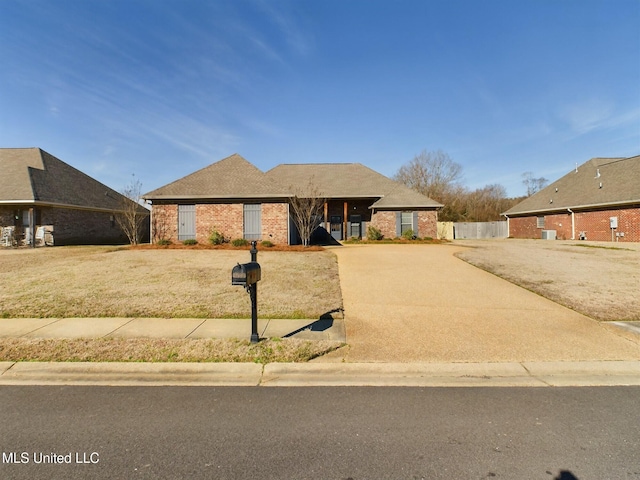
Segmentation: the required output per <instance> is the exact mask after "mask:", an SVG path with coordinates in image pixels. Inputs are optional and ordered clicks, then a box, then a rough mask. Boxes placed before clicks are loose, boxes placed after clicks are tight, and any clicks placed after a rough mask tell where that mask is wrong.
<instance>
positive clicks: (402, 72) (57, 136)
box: [0, 0, 640, 196]
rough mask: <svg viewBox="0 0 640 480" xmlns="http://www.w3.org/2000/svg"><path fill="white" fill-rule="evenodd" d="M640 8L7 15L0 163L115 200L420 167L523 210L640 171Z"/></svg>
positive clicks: (259, 7)
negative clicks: (85, 183)
mask: <svg viewBox="0 0 640 480" xmlns="http://www.w3.org/2000/svg"><path fill="white" fill-rule="evenodd" d="M638 25H640V0H597V1H593V0H578V1H572V0H556V1H550V0H519V1H511V0H508V1H502V0H483V1H481V0H477V1H475V0H474V1H472V0H452V1H444V0H441V1H440V0H416V1H413V0H400V1H391V0H387V1H378V0H291V1H284V0H273V1H266V0H265V1H259V0H255V1H253V0H251V1H249V0H229V1H205V0H109V1H107V0H56V1H50V0H0V65H2V69H0V147H40V148H42V149H44V150H46V151H48V152H49V153H51V154H53V155H55V156H57V157H58V158H60V159H61V160H63V161H65V162H67V163H69V164H71V165H73V166H74V167H76V168H78V169H80V170H82V171H84V172H85V173H87V174H89V175H91V176H93V177H94V178H96V179H98V180H100V181H102V182H103V183H105V184H107V185H109V186H110V187H112V188H115V189H116V190H120V189H122V187H124V186H125V185H126V184H127V183H129V181H130V180H131V175H135V176H136V178H138V179H139V180H140V181H141V182H142V184H143V190H144V191H150V190H152V189H155V188H157V187H159V186H162V185H164V184H166V183H169V182H171V181H173V180H176V179H178V178H180V177H182V176H184V175H187V174H189V173H191V172H193V171H195V170H197V169H199V168H202V167H204V166H206V165H209V164H210V163H213V162H215V161H217V160H220V159H222V158H224V157H226V156H228V155H231V154H233V153H239V154H241V155H242V156H244V157H245V158H246V159H247V160H249V161H250V162H252V163H253V164H255V165H256V166H257V167H258V168H260V169H262V170H265V171H266V170H268V169H270V168H272V167H274V166H276V165H277V164H279V163H309V162H360V163H363V164H365V165H367V166H369V167H371V168H373V169H375V170H377V171H379V172H381V173H383V174H385V175H388V176H392V175H393V174H394V173H395V172H396V171H397V170H398V169H399V168H400V166H401V165H403V164H404V163H406V162H408V161H410V160H411V159H412V158H413V157H414V156H415V155H416V154H418V153H420V152H421V151H423V150H427V151H435V150H442V151H444V152H446V153H448V154H449V155H450V156H451V157H452V159H453V160H454V161H456V162H458V163H460V164H461V165H462V166H463V172H464V180H463V183H464V184H466V185H467V186H468V187H469V188H472V189H473V188H479V187H483V186H485V185H487V184H492V183H500V184H502V185H504V186H505V187H506V189H507V193H508V194H509V195H512V196H516V195H521V194H523V193H524V186H523V185H522V177H521V176H522V173H524V172H526V171H531V172H533V174H534V176H536V177H539V176H544V177H546V178H548V179H549V180H551V181H553V180H555V179H557V178H559V177H560V176H562V175H564V174H565V173H567V172H568V171H570V170H571V169H573V168H574V166H575V164H576V163H578V164H581V163H583V162H585V161H587V160H588V159H589V158H592V157H597V156H604V157H618V156H621V157H626V156H632V155H638V154H640V29H639V28H638Z"/></svg>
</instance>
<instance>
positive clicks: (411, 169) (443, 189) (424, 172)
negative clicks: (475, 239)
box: [394, 150, 462, 203]
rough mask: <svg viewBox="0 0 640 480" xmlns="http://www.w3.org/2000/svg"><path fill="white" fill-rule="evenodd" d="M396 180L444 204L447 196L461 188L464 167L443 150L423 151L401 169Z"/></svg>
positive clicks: (395, 177)
mask: <svg viewBox="0 0 640 480" xmlns="http://www.w3.org/2000/svg"><path fill="white" fill-rule="evenodd" d="M394 179H395V180H396V181H398V182H401V183H404V184H405V185H406V186H407V187H409V188H412V189H413V190H415V191H417V192H420V193H422V194H423V195H426V196H427V197H429V198H432V199H433V200H436V201H438V202H441V203H444V202H443V200H444V198H445V196H446V195H447V194H448V193H450V192H452V191H454V190H456V189H457V188H459V187H460V180H461V179H462V165H460V164H459V163H456V162H454V161H453V160H452V159H451V157H450V156H449V155H448V154H446V153H444V152H442V151H441V150H438V151H436V152H427V151H426V150H423V151H422V153H420V154H419V155H416V156H415V157H413V160H411V161H410V162H409V163H407V164H405V165H403V166H402V167H400V170H398V172H397V173H396V174H395V176H394Z"/></svg>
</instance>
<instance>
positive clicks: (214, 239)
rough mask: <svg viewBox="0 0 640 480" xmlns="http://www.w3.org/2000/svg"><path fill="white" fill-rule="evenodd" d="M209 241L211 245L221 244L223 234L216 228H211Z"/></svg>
mask: <svg viewBox="0 0 640 480" xmlns="http://www.w3.org/2000/svg"><path fill="white" fill-rule="evenodd" d="M209 243H210V244H212V245H222V244H223V243H224V235H223V234H221V233H220V232H219V231H217V230H213V231H212V232H211V233H210V234H209Z"/></svg>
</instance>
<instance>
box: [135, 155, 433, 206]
mask: <svg viewBox="0 0 640 480" xmlns="http://www.w3.org/2000/svg"><path fill="white" fill-rule="evenodd" d="M309 181H311V182H312V183H313V185H314V186H315V187H317V188H318V190H319V193H320V195H321V196H323V197H326V198H370V199H379V200H378V201H377V202H376V203H375V204H374V205H373V206H374V207H375V208H377V207H380V208H383V207H384V208H403V207H414V208H418V207H426V208H437V207H441V206H442V205H440V204H439V203H437V202H435V201H433V200H431V199H430V198H427V197H425V196H424V195H421V194H419V193H417V192H415V191H413V190H411V189H409V188H407V187H405V186H404V185H402V184H399V183H398V182H395V181H393V180H391V179H389V178H387V177H385V176H384V175H381V174H379V173H378V172H375V171H373V170H371V169H370V168H367V167H365V166H364V165H361V164H359V163H305V164H283V165H278V166H277V167H275V168H272V169H271V170H269V171H268V172H266V173H264V172H262V171H260V170H259V169H258V168H256V167H255V166H254V165H252V164H251V163H249V162H248V161H247V160H245V159H244V158H242V157H241V156H240V155H238V154H234V155H231V156H230V157H227V158H225V159H223V160H220V161H219V162H216V163H213V164H211V165H209V166H208V167H205V168H203V169H201V170H198V171H197V172H194V173H192V174H190V175H187V176H186V177H183V178H181V179H179V180H176V181H175V182H172V183H169V184H168V185H165V186H164V187H160V188H158V189H156V190H153V191H152V192H149V193H147V194H145V195H144V198H146V199H148V200H196V199H252V198H288V197H291V196H292V195H294V194H295V193H296V191H297V190H298V189H299V188H302V189H304V188H305V187H306V186H307V184H308V183H309Z"/></svg>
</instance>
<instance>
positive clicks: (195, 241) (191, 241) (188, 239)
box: [182, 238, 198, 245]
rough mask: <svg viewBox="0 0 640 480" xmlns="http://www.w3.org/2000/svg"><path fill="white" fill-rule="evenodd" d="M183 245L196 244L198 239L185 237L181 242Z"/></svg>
mask: <svg viewBox="0 0 640 480" xmlns="http://www.w3.org/2000/svg"><path fill="white" fill-rule="evenodd" d="M182 244H183V245H197V244H198V241H197V240H196V239H195V238H187V239H186V240H184V241H183V242H182Z"/></svg>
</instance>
